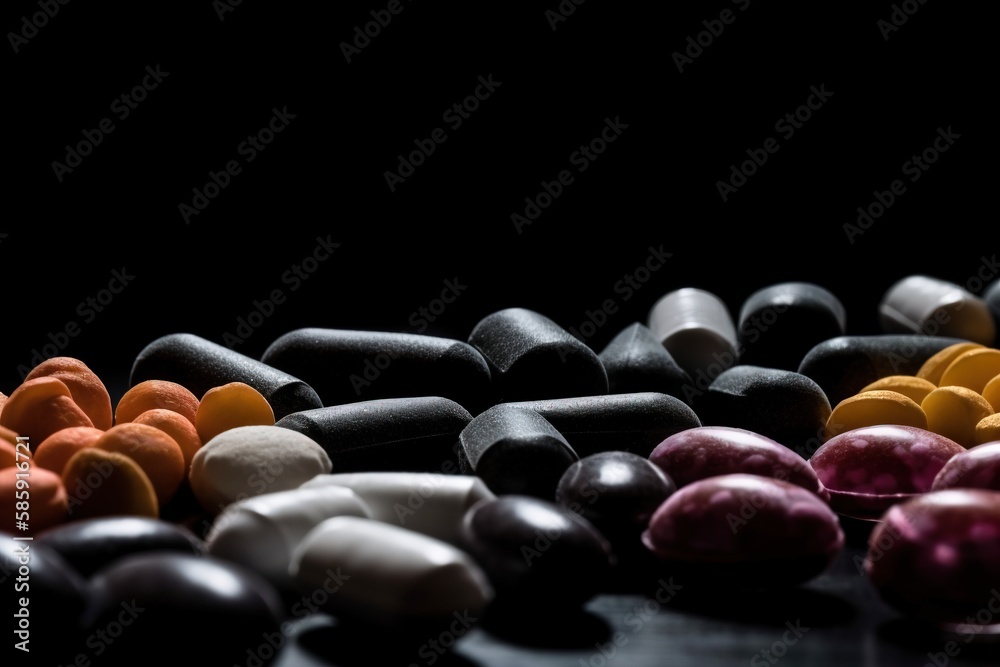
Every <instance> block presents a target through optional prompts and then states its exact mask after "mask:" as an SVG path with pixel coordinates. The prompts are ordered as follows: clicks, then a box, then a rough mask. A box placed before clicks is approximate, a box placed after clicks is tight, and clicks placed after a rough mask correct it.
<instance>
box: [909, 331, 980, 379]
mask: <svg viewBox="0 0 1000 667" xmlns="http://www.w3.org/2000/svg"><path fill="white" fill-rule="evenodd" d="M984 349H986V346H985V345H983V344H982V343H973V342H972V341H963V342H960V343H952V344H951V345H948V346H947V347H945V348H943V349H941V350H938V351H937V352H935V353H934V354H932V355H931V356H929V357H928V358H927V359H925V360H924V362H923V363H922V364H921V365H920V368H919V369H917V372H916V373H915V375H916V377H918V378H921V379H924V380H928V381H930V382H933V383H934V384H935V385H940V384H941V375H942V374H943V373H944V371H945V369H946V368H948V366H949V365H950V364H951V362H953V361H954V360H955V359H956V358H958V357H959V356H960V355H962V354H964V353H965V352H968V351H969V350H984Z"/></svg>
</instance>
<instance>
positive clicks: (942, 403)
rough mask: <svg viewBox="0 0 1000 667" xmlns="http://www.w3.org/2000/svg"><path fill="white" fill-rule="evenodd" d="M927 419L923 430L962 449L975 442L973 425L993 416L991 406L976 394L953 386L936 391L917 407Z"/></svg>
mask: <svg viewBox="0 0 1000 667" xmlns="http://www.w3.org/2000/svg"><path fill="white" fill-rule="evenodd" d="M920 406H921V408H922V409H923V411H924V413H925V414H926V415H927V428H928V429H929V430H931V431H934V432H935V433H940V434H941V435H943V436H945V437H947V438H950V439H952V440H954V441H955V442H957V443H958V444H960V445H962V446H963V447H973V446H975V445H976V444H977V442H976V425H977V424H978V423H979V422H980V421H981V420H982V419H983V418H984V417H987V416H989V415H991V414H993V406H991V405H990V403H989V401H987V400H986V399H985V398H983V397H982V396H981V395H980V394H978V393H977V392H975V391H973V390H972V389H968V388H967V387H962V386H957V385H947V386H943V387H938V388H937V389H935V390H934V391H932V392H930V393H929V394H927V396H926V397H925V398H924V400H923V402H922V403H921V404H920Z"/></svg>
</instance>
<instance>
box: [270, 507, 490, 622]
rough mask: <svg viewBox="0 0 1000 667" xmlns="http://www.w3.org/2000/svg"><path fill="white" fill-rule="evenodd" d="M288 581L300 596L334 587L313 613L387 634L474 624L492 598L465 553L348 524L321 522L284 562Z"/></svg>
mask: <svg viewBox="0 0 1000 667" xmlns="http://www.w3.org/2000/svg"><path fill="white" fill-rule="evenodd" d="M289 574H290V575H291V576H292V578H293V579H294V580H295V582H296V583H297V585H298V586H299V588H300V589H301V590H302V591H303V592H304V593H306V594H311V593H312V592H313V591H315V590H318V589H324V590H326V589H328V588H329V587H330V586H331V585H339V588H337V589H336V590H335V592H333V593H331V594H330V595H328V596H327V601H326V603H325V604H322V605H320V606H321V608H323V609H325V610H327V611H329V612H330V613H333V614H334V615H343V616H345V617H347V618H354V619H359V620H363V621H366V622H373V623H377V624H384V625H389V626H403V627H406V626H407V625H408V624H410V623H418V624H419V623H424V622H432V621H436V620H438V619H443V618H448V617H450V616H451V615H452V614H453V613H455V612H456V611H457V612H463V611H468V612H469V613H470V614H472V615H473V616H478V615H479V613H480V612H481V611H482V610H483V609H485V608H486V606H487V605H488V604H489V603H490V601H491V600H492V599H493V595H494V593H493V588H492V586H491V585H490V582H489V580H488V578H487V576H486V574H485V573H484V572H483V571H482V569H481V568H480V567H479V565H477V564H476V562H475V561H474V560H473V559H472V557H471V556H470V555H469V554H468V553H466V552H465V551H463V550H461V549H459V548H457V547H455V546H452V545H451V544H448V543H447V542H442V541H441V540H438V539H435V538H433V537H429V536H427V535H423V534H421V533H418V532H416V531H412V530H407V529H406V528H400V527H399V526H393V525H391V524H388V523H385V522H382V521H376V520H374V519H364V518H360V517H354V516H338V517H333V518H330V519H326V520H325V521H323V522H321V523H320V524H319V525H317V526H316V527H315V528H313V529H312V530H311V531H309V533H308V534H307V535H306V536H305V537H304V538H303V539H302V541H301V542H300V543H299V545H298V547H297V548H296V549H295V552H294V553H293V555H292V562H291V565H290V567H289ZM331 575H340V576H341V578H342V583H341V582H334V583H333V584H331V581H330V579H331ZM324 587H325V588H324Z"/></svg>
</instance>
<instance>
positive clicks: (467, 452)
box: [458, 404, 580, 500]
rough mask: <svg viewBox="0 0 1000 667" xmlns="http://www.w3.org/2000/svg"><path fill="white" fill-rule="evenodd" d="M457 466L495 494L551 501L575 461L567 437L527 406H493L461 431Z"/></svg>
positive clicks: (576, 457) (576, 456) (575, 458)
mask: <svg viewBox="0 0 1000 667" xmlns="http://www.w3.org/2000/svg"><path fill="white" fill-rule="evenodd" d="M459 445H460V447H459V450H458V455H459V459H458V460H459V470H460V471H461V472H462V473H463V474H466V475H475V476H477V477H479V478H480V479H482V480H483V482H484V483H485V484H486V486H488V487H489V489H490V491H492V492H493V493H495V494H497V495H501V494H521V495H528V496H535V497H538V498H544V499H545V500H552V499H553V498H554V497H555V490H556V485H557V484H558V483H559V479H560V478H561V477H562V475H563V473H564V472H565V471H566V469H567V468H568V467H569V466H570V465H572V464H573V463H574V462H576V461H577V460H579V458H580V457H579V456H578V455H577V453H576V451H575V450H574V449H573V448H572V447H571V446H570V444H569V443H568V442H567V441H566V438H565V437H563V435H562V434H561V433H560V432H559V431H558V430H557V429H556V428H555V427H554V426H552V424H550V423H549V422H548V421H547V420H546V419H545V418H544V417H543V416H541V415H540V414H538V413H537V412H535V411H534V410H529V409H527V408H519V407H516V406H511V405H505V404H501V405H494V406H493V407H492V408H490V409H488V410H486V411H485V412H483V413H482V414H479V415H477V416H476V417H474V418H473V419H472V421H470V422H469V424H468V425H467V426H466V427H465V428H464V429H463V430H462V432H461V433H460V434H459Z"/></svg>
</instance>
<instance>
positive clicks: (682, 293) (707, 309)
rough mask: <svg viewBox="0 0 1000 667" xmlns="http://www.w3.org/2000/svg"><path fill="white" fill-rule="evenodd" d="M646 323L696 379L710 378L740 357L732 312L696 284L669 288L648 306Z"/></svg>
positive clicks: (714, 296) (698, 380)
mask: <svg viewBox="0 0 1000 667" xmlns="http://www.w3.org/2000/svg"><path fill="white" fill-rule="evenodd" d="M646 325H647V326H648V327H649V329H650V330H651V331H652V332H653V336H654V337H655V338H656V339H657V340H658V341H660V344H661V345H663V346H664V347H665V348H667V351H668V352H670V354H671V356H672V357H673V358H674V360H675V361H676V362H677V364H678V365H680V367H681V368H683V369H684V370H685V371H686V372H687V374H688V375H689V376H690V377H691V379H693V380H694V381H695V382H708V381H711V379H712V378H714V377H715V376H716V375H718V374H719V373H720V372H721V371H723V370H725V369H727V368H729V367H730V366H734V365H735V364H736V363H737V362H738V361H739V343H738V341H737V334H736V324H735V322H734V321H733V316H732V314H731V313H730V312H729V307H728V306H727V305H726V303H725V301H723V300H722V299H720V298H719V297H718V296H716V295H715V294H713V293H712V292H708V291H706V290H703V289H699V288H696V287H684V288H681V289H677V290H674V291H672V292H668V293H667V294H664V295H663V296H661V297H660V298H659V299H657V300H656V302H655V303H654V304H653V306H652V307H651V308H650V309H649V313H648V314H647V316H646Z"/></svg>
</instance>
